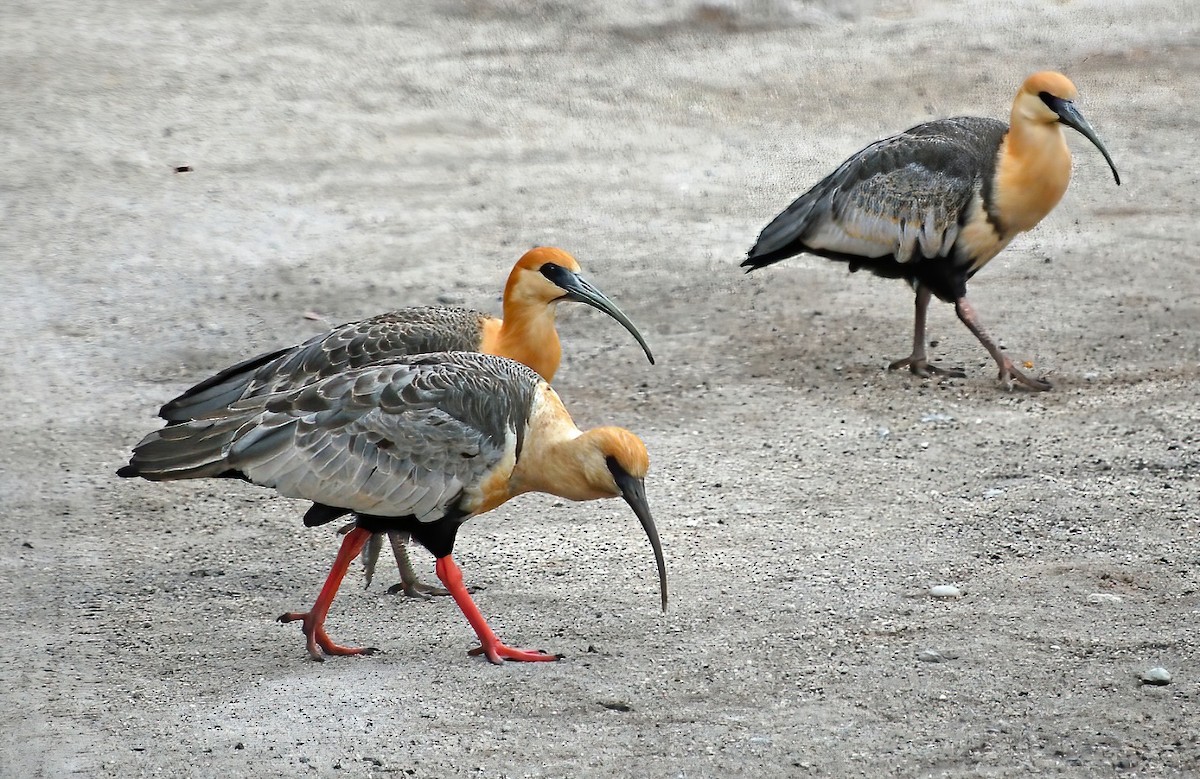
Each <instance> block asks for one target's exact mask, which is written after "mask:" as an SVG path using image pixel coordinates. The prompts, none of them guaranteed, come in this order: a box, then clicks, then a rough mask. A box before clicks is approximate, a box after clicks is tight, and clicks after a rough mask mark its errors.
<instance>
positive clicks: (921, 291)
mask: <svg viewBox="0 0 1200 779" xmlns="http://www.w3.org/2000/svg"><path fill="white" fill-rule="evenodd" d="M1076 94H1077V92H1076V90H1075V86H1074V84H1072V83H1071V82H1070V80H1068V79H1067V77H1066V76H1064V75H1062V74H1061V73H1054V72H1050V71H1043V72H1040V73H1034V74H1033V75H1032V76H1030V77H1029V78H1028V79H1026V80H1025V83H1024V84H1023V85H1022V86H1021V89H1020V91H1019V92H1017V96H1016V99H1015V100H1014V101H1013V106H1012V114H1011V119H1010V122H1009V124H1004V123H1003V122H1000V121H997V120H995V119H982V118H977V117H958V118H954V119H938V120H936V121H932V122H926V123H925V124H920V125H917V126H916V127H913V128H912V129H910V130H907V131H905V132H903V133H900V134H899V135H894V136H892V137H890V138H885V139H883V140H881V141H877V142H876V143H873V144H871V145H870V146H868V147H866V148H865V149H863V150H862V151H860V152H858V153H857V154H855V155H854V156H852V157H850V159H848V160H846V161H845V162H843V163H842V164H841V165H840V166H838V168H837V169H836V170H834V171H833V173H830V174H829V175H828V176H826V177H825V178H824V179H822V180H821V181H820V182H819V183H818V184H817V185H816V186H815V187H813V188H812V189H810V190H809V191H808V192H806V193H804V194H803V195H801V196H800V197H799V198H798V199H797V200H796V201H795V202H794V203H792V204H791V205H790V206H788V208H787V210H786V211H784V212H783V213H781V214H780V215H779V216H777V217H775V219H774V220H773V221H772V222H771V223H770V224H769V225H767V227H766V228H765V229H764V230H763V231H762V233H761V234H760V235H759V237H758V242H757V243H756V244H755V245H754V247H753V248H752V249H751V250H750V252H749V254H748V255H747V258H746V260H745V261H744V262H742V266H743V267H746V268H748V269H749V270H754V269H756V268H762V267H764V266H766V265H771V264H772V263H776V262H779V261H780V260H782V259H785V258H787V257H792V256H794V255H797V254H803V253H806V252H807V253H809V254H815V255H817V256H820V257H826V258H828V259H831V260H839V261H841V262H845V263H848V264H849V266H850V270H851V271H852V272H853V271H856V270H858V269H860V268H865V269H867V270H869V271H871V272H872V273H875V274H877V275H879V276H883V277H886V278H900V279H904V280H905V281H907V282H909V283H910V284H912V285H913V287H914V288H915V290H916V317H915V325H914V332H913V349H912V354H910V355H909V356H908V357H906V358H905V359H903V360H897V361H896V362H893V363H892V364H891V365H890V366H889V367H890V368H891V369H896V368H901V367H907V368H908V369H909V370H910V371H912V372H913V373H915V374H917V375H918V376H928V375H930V374H933V373H942V374H949V375H954V376H962V375H963V374H962V373H961V372H959V371H947V370H944V369H941V368H937V367H935V366H933V365H930V364H929V362H928V359H927V356H926V352H925V313H926V309H927V308H928V306H929V297H930V295H937V297H938V298H939V299H940V300H944V301H946V302H948V303H949V302H953V303H954V307H955V311H956V312H957V314H958V318H959V319H961V320H962V322H963V324H965V325H966V326H967V328H968V329H969V330H970V331H971V332H972V333H974V335H975V337H976V338H978V339H979V342H980V343H982V344H983V346H984V348H985V349H987V351H988V354H990V355H991V356H992V359H994V360H995V361H996V365H997V366H998V367H999V369H1000V381H1001V382H1003V383H1004V384H1005V385H1006V386H1008V387H1011V386H1012V382H1013V380H1016V381H1018V382H1020V383H1021V384H1023V385H1025V386H1026V387H1029V388H1030V389H1034V390H1047V389H1050V383H1049V382H1047V381H1045V380H1041V379H1036V378H1033V377H1030V376H1026V375H1025V374H1023V373H1021V371H1019V370H1017V368H1016V367H1015V366H1014V365H1013V363H1012V360H1010V359H1009V358H1008V357H1007V356H1006V355H1005V354H1004V352H1003V351H1002V350H1001V349H1000V347H999V346H997V345H996V343H995V341H993V340H992V339H991V337H989V336H988V335H987V333H986V332H984V329H983V326H982V324H981V323H980V321H979V317H978V315H976V313H975V310H974V308H972V307H971V304H970V303H969V302H968V301H967V279H969V278H971V277H972V276H974V275H975V273H976V272H978V271H979V269H980V268H982V267H983V266H984V265H985V264H987V262H988V260H990V259H992V258H993V257H995V256H996V255H997V254H999V253H1000V251H1001V250H1002V249H1004V247H1005V246H1007V245H1008V243H1009V242H1010V241H1011V240H1012V239H1013V238H1014V237H1016V235H1017V234H1018V233H1022V232H1025V231H1026V230H1030V229H1032V228H1033V227H1034V226H1035V225H1037V223H1038V222H1040V221H1041V220H1042V218H1043V217H1045V216H1046V214H1048V213H1050V211H1051V210H1052V209H1053V208H1054V206H1055V205H1057V204H1058V201H1059V200H1060V199H1061V198H1062V196H1063V193H1064V192H1066V190H1067V184H1068V182H1069V181H1070V179H1071V152H1070V150H1069V149H1068V148H1067V142H1066V138H1065V137H1064V134H1063V131H1062V128H1061V126H1060V125H1064V124H1065V125H1067V126H1068V127H1071V128H1074V129H1075V130H1078V131H1079V132H1080V133H1082V134H1083V136H1084V137H1085V138H1087V139H1088V140H1089V141H1091V142H1092V143H1093V144H1095V146H1096V148H1097V149H1099V150H1100V153H1101V154H1103V155H1104V159H1105V160H1106V161H1107V162H1108V165H1109V167H1110V168H1111V169H1112V173H1113V178H1114V179H1116V182H1117V184H1118V185H1119V184H1120V183H1121V178H1120V176H1119V175H1118V174H1117V168H1116V166H1115V165H1114V164H1113V161H1112V157H1110V156H1109V154H1108V151H1107V150H1106V149H1105V148H1104V144H1102V143H1101V142H1100V139H1099V138H1098V137H1097V136H1096V132H1095V130H1093V129H1092V126H1091V125H1090V124H1088V121H1087V120H1086V119H1084V118H1083V115H1082V114H1081V113H1080V112H1079V109H1078V108H1076V107H1075V102H1074V101H1075V97H1076Z"/></svg>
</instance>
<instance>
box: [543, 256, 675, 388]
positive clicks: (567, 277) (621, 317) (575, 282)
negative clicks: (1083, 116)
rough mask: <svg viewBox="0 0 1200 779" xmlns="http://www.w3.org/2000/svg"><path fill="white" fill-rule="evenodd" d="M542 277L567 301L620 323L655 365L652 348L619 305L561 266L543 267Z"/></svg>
mask: <svg viewBox="0 0 1200 779" xmlns="http://www.w3.org/2000/svg"><path fill="white" fill-rule="evenodd" d="M542 275H543V276H545V277H546V278H548V279H550V281H552V282H553V283H554V284H555V285H556V286H558V287H560V288H562V289H563V290H564V291H565V292H566V293H567V294H566V296H565V297H566V299H567V300H573V301H575V302H576V303H586V304H588V305H589V306H591V307H592V308H595V309H599V310H600V311H603V312H604V313H606V314H608V315H609V316H611V317H612V318H613V319H615V320H617V321H618V322H620V323H621V325H622V327H624V328H625V329H626V330H628V331H629V332H630V334H631V335H632V336H633V337H634V338H636V339H637V342H638V344H639V345H641V347H642V351H644V352H645V353H646V359H647V360H649V361H650V364H651V365H653V364H654V355H653V354H651V353H650V347H649V346H647V345H646V339H645V338H642V334H641V333H639V332H638V329H637V328H636V327H634V324H633V322H630V321H629V317H627V316H625V314H624V313H622V311H621V309H619V308H617V304H616V303H613V302H612V301H611V300H609V299H608V296H607V295H605V294H604V293H603V292H601V291H600V290H598V289H596V288H595V287H593V286H592V285H591V284H590V283H589V282H588V281H587V280H586V279H584V278H583V277H582V276H580V275H579V274H578V273H575V272H574V271H569V270H567V269H566V268H564V267H562V266H561V265H553V264H546V265H544V266H542Z"/></svg>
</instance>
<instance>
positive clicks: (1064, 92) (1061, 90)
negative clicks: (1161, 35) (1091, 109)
mask: <svg viewBox="0 0 1200 779" xmlns="http://www.w3.org/2000/svg"><path fill="white" fill-rule="evenodd" d="M1078 97H1079V91H1078V90H1077V89H1076V88H1075V85H1074V84H1072V83H1071V80H1070V79H1069V78H1067V77H1066V76H1064V75H1063V74H1061V73H1055V72H1054V71H1051V70H1043V71H1041V72H1039V73H1034V74H1033V75H1032V76H1030V77H1029V78H1027V79H1025V83H1024V84H1023V85H1022V86H1021V91H1020V93H1018V94H1017V99H1016V100H1015V101H1014V102H1013V114H1014V117H1013V118H1014V119H1016V117H1017V116H1020V117H1021V118H1023V119H1024V120H1026V121H1029V122H1035V123H1041V124H1055V123H1058V124H1065V125H1066V126H1067V127H1070V128H1071V129H1073V130H1076V131H1077V132H1078V133H1079V134H1080V135H1082V136H1083V137H1084V138H1087V139H1088V140H1089V141H1091V142H1092V145H1094V146H1095V147H1096V148H1097V149H1099V150H1100V153H1101V154H1103V155H1104V160H1105V161H1106V162H1107V163H1108V167H1109V168H1110V169H1111V170H1112V174H1113V179H1114V180H1115V181H1116V182H1117V185H1118V186H1119V185H1120V184H1121V176H1120V174H1119V173H1117V166H1116V164H1115V163H1113V159H1112V157H1111V156H1110V155H1109V153H1108V149H1106V148H1104V144H1103V143H1101V141H1100V137H1099V136H1098V135H1096V131H1095V130H1094V129H1092V125H1091V123H1090V122H1088V120H1087V119H1085V118H1084V117H1083V114H1082V113H1080V111H1079V108H1078V107H1077V106H1076V105H1075V100H1076V99H1077V98H1078Z"/></svg>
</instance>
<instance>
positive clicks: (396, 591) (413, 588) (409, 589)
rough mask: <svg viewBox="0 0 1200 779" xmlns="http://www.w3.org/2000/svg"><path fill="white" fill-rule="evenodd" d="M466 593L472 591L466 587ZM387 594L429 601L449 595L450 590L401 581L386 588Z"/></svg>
mask: <svg viewBox="0 0 1200 779" xmlns="http://www.w3.org/2000/svg"><path fill="white" fill-rule="evenodd" d="M467 591H468V592H473V591H474V590H472V589H471V588H470V587H468V588H467ZM387 593H388V595H400V594H401V593H403V594H404V595H405V596H407V597H409V598H420V599H422V600H429V599H430V598H433V597H440V596H443V595H449V594H450V590H446V589H442V588H441V587H435V586H433V585H432V584H426V583H425V582H423V581H420V580H416V581H411V582H404V581H402V582H399V583H397V584H393V585H392V586H391V587H388V588H387Z"/></svg>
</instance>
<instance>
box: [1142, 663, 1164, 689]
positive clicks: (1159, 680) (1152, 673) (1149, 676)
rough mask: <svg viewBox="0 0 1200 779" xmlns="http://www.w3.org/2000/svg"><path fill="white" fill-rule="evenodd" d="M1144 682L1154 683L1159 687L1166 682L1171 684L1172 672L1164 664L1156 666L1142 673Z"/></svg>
mask: <svg viewBox="0 0 1200 779" xmlns="http://www.w3.org/2000/svg"><path fill="white" fill-rule="evenodd" d="M1142 683H1143V684H1153V685H1155V686H1157V687H1161V686H1163V685H1164V684H1170V683H1171V672H1170V671H1168V670H1167V669H1166V668H1163V667H1162V666H1155V667H1154V668H1151V669H1150V670H1149V671H1146V673H1144V674H1142Z"/></svg>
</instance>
